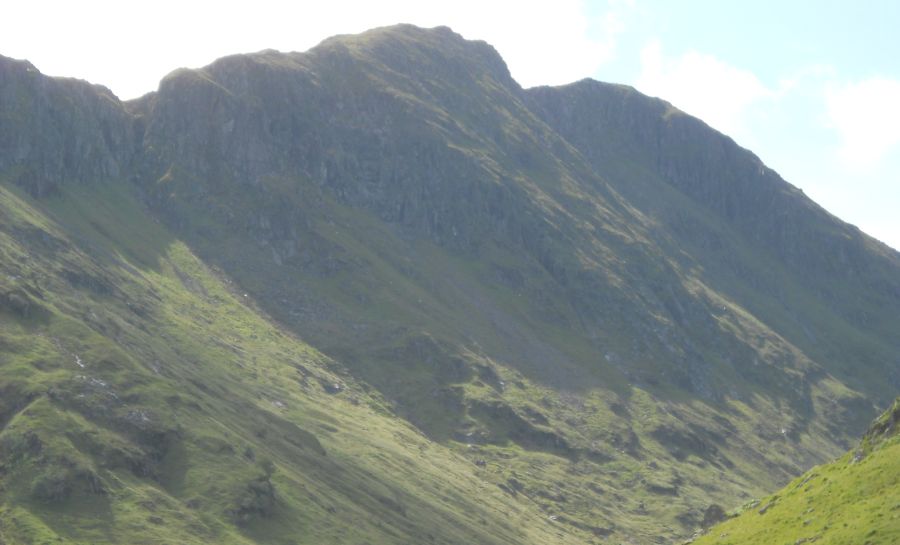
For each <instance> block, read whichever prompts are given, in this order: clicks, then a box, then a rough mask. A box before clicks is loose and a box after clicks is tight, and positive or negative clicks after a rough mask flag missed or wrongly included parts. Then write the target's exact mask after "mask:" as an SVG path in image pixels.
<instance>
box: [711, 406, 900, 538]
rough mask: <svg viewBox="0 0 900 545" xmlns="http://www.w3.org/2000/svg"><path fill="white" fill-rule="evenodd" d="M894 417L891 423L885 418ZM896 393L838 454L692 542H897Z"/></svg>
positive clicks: (899, 409)
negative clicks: (869, 430)
mask: <svg viewBox="0 0 900 545" xmlns="http://www.w3.org/2000/svg"><path fill="white" fill-rule="evenodd" d="M890 418H893V425H892V427H888V426H887V425H886V424H887V422H888V421H889V419H890ZM898 419H900V399H898V400H897V401H895V402H894V406H893V408H892V409H890V410H888V411H887V412H886V413H885V415H884V416H882V418H880V419H879V420H878V421H876V424H875V425H874V426H873V429H874V428H875V427H878V426H879V425H884V426H882V430H883V429H887V430H888V433H887V434H886V436H880V434H879V435H873V434H870V435H868V436H867V437H866V438H865V439H864V440H863V443H862V444H861V446H860V447H859V448H858V449H855V450H853V451H851V452H848V453H847V454H845V455H844V456H842V457H841V458H839V459H838V460H835V461H834V462H831V463H829V464H824V465H821V466H818V467H815V468H813V469H811V470H810V471H809V472H807V473H806V474H804V475H803V476H801V477H798V478H797V479H795V480H794V481H793V482H791V483H790V484H789V485H788V486H786V487H785V488H784V489H783V490H781V491H780V492H778V493H776V494H773V495H772V496H769V497H767V498H764V499H762V500H760V501H753V502H752V503H750V504H748V505H747V506H745V507H744V508H742V509H741V512H740V514H739V515H738V516H737V517H736V518H734V519H732V520H729V521H726V522H724V523H722V524H720V525H718V526H715V527H713V528H712V529H710V530H709V532H708V534H707V535H705V536H703V537H701V538H699V539H697V540H696V541H694V543H695V544H696V545H706V544H717V545H738V544H740V545H754V544H760V545H762V544H766V545H781V544H786V545H787V544H795V543H807V542H815V543H822V544H829V545H831V544H833V545H844V544H846V545H860V544H867V545H892V544H895V543H900V434H898V431H900V430H898V425H897V422H898Z"/></svg>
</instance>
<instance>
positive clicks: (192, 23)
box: [0, 0, 632, 98]
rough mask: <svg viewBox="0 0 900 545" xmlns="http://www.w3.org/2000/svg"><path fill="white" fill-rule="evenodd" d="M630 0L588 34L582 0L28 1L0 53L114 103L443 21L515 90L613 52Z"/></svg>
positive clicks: (571, 73) (610, 1) (610, 9)
mask: <svg viewBox="0 0 900 545" xmlns="http://www.w3.org/2000/svg"><path fill="white" fill-rule="evenodd" d="M631 3H632V0H607V2H606V3H605V4H604V8H605V9H604V11H605V13H604V14H603V15H601V17H600V21H599V31H600V32H599V34H600V37H599V38H594V37H592V35H593V34H594V32H592V31H594V30H596V27H592V23H594V21H592V20H591V18H590V16H589V15H588V10H587V8H588V5H587V4H586V3H585V1H582V0H556V1H554V2H548V1H546V0H544V1H536V0H521V1H511V0H500V1H485V0H457V1H456V2H453V3H450V2H421V1H419V0H382V1H379V2H369V1H358V0H357V1H353V0H332V1H331V2H318V3H317V5H316V6H315V7H312V6H310V3H308V2H283V1H277V0H255V1H254V2H252V3H248V2H246V1H236V0H221V1H217V2H213V1H210V0H203V1H190V2H185V1H183V0H157V1H155V2H152V3H149V4H145V5H144V7H143V8H142V9H140V10H139V9H136V8H134V7H128V6H133V4H123V3H120V2H118V1H116V2H113V1H111V0H81V1H79V2H69V1H52V0H31V1H29V2H12V3H10V5H9V6H5V8H4V22H5V23H6V24H5V25H4V29H3V32H2V33H0V54H4V55H8V56H13V57H16V58H27V59H29V60H31V61H32V62H33V63H34V64H35V65H36V66H37V67H38V68H39V69H40V70H41V71H43V72H45V73H48V74H52V75H66V76H75V77H80V78H85V79H88V80H90V81H92V82H95V83H102V84H104V85H108V86H109V87H111V88H112V89H113V91H114V92H116V93H117V94H119V95H120V96H122V97H124V98H131V97H135V96H138V95H140V94H143V93H145V92H147V91H151V90H153V89H155V88H156V85H157V83H158V81H159V79H160V78H161V77H162V76H164V75H165V74H166V73H168V72H169V71H171V70H173V69H175V68H178V67H179V66H189V67H196V66H202V65H204V64H207V63H209V62H211V61H213V60H214V59H216V58H217V57H221V56H223V55H228V54H233V53H244V52H250V51H258V50H261V49H266V48H274V49H279V50H283V51H304V50H306V49H308V48H310V47H312V46H314V45H315V44H316V43H318V42H319V41H321V40H323V39H325V38H327V37H329V36H331V35H334V34H347V33H356V32H361V31H364V30H366V29H369V28H372V27H376V26H384V25H390V24H394V23H400V22H404V23H413V24H417V25H420V26H426V27H432V26H438V25H448V26H450V27H451V28H453V29H454V30H456V31H457V32H459V33H461V34H463V35H464V36H465V37H467V38H470V39H482V40H485V41H487V42H489V43H491V44H492V45H494V46H495V47H496V48H497V49H498V51H499V52H500V53H501V55H503V56H504V58H505V59H506V61H507V64H508V65H509V67H510V71H511V72H512V74H513V77H515V78H516V80H517V81H519V82H520V83H521V84H522V85H525V86H531V85H538V84H559V83H567V82H570V81H573V80H576V79H580V78H583V77H586V76H588V75H590V74H593V73H595V72H596V71H597V69H598V67H599V66H600V65H601V64H603V63H604V62H607V61H609V60H610V59H612V58H613V57H614V55H615V47H616V42H617V38H618V37H619V36H620V35H621V33H622V32H623V30H624V25H623V14H624V13H626V12H627V10H629V9H631Z"/></svg>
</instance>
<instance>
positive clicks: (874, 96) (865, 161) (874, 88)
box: [825, 78, 900, 167]
mask: <svg viewBox="0 0 900 545" xmlns="http://www.w3.org/2000/svg"><path fill="white" fill-rule="evenodd" d="M825 103H826V107H827V114H828V122H829V123H828V124H829V125H830V126H831V127H833V128H835V129H837V130H838V131H839V133H840V135H841V141H842V143H841V148H840V156H841V158H842V159H843V160H844V161H846V162H847V163H849V164H851V165H856V166H860V167H871V166H872V165H874V164H875V163H877V162H879V161H880V160H881V159H883V158H884V157H885V155H887V154H888V152H890V151H892V150H894V149H896V148H897V147H898V145H900V81H898V80H893V79H886V78H871V79H867V80H863V81H860V82H856V83H851V84H845V85H842V86H839V87H835V88H831V89H828V90H827V91H826V92H825Z"/></svg>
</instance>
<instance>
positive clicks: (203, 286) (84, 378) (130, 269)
mask: <svg viewBox="0 0 900 545" xmlns="http://www.w3.org/2000/svg"><path fill="white" fill-rule="evenodd" d="M0 255H2V260H0V369H2V372H0V478H2V488H0V498H2V503H0V543H4V544H9V545H12V544H20V543H21V544H32V543H71V544H87V543H92V544H93V543H146V544H157V543H158V544H163V543H197V544H201V543H223V544H228V543H234V544H246V543H277V544H284V543H360V542H366V543H422V542H429V543H430V542H433V543H448V544H450V543H546V542H550V541H553V542H557V541H558V542H572V543H580V542H581V541H580V540H578V539H576V537H575V536H572V535H570V534H571V532H568V531H567V529H566V528H560V527H558V526H557V525H551V524H548V522H547V521H546V520H545V517H544V516H543V515H542V514H541V513H540V511H539V510H538V509H537V508H536V506H534V505H533V504H530V503H528V502H523V501H516V500H515V499H513V498H509V497H508V496H507V495H505V494H504V493H503V492H502V491H500V490H499V489H497V488H496V487H492V486H491V487H489V486H487V485H486V484H485V482H484V481H483V480H482V479H480V478H479V477H478V475H477V473H478V468H477V467H476V466H474V465H473V464H472V463H471V462H470V461H468V460H466V459H465V458H463V457H460V456H458V455H455V454H453V453H451V452H450V451H449V450H448V449H446V448H444V447H442V446H440V445H437V444H435V443H433V442H431V441H429V440H428V439H427V438H425V437H424V436H422V435H421V434H420V433H418V432H417V431H416V430H415V429H413V428H412V427H411V426H409V425H408V424H405V423H404V422H403V421H402V420H400V419H398V418H396V417H394V416H393V415H392V413H391V412H390V410H389V409H388V408H386V406H385V403H384V401H383V400H382V399H381V397H380V396H378V395H377V394H375V393H372V392H370V391H369V389H368V387H366V386H365V385H362V384H360V383H358V382H357V381H356V380H354V379H353V378H352V377H351V376H349V375H347V373H346V371H345V370H344V368H343V367H342V366H340V365H339V364H337V363H336V362H334V361H332V360H330V359H328V358H327V357H325V356H323V355H322V354H321V353H319V352H317V351H316V350H314V349H313V348H311V347H309V346H308V345H306V344H304V343H303V342H302V341H300V340H298V339H297V338H296V337H294V336H293V335H291V334H289V333H287V332H285V331H284V330H282V329H280V328H278V327H276V326H275V325H273V324H272V323H271V322H270V321H268V319H267V318H266V317H265V316H264V315H263V314H262V313H261V312H260V311H259V310H258V309H257V308H255V306H254V305H253V303H252V302H251V301H249V298H248V297H247V296H246V294H244V293H242V292H241V291H239V290H238V289H237V287H236V286H234V285H233V284H232V283H231V282H229V281H228V280H227V279H226V278H224V277H223V276H222V275H221V273H220V272H217V271H215V270H213V269H210V268H209V267H208V266H206V265H204V264H203V263H202V262H201V261H199V260H198V259H197V258H196V257H195V256H194V255H193V254H192V253H191V251H190V250H189V249H188V248H187V247H186V246H185V245H184V244H183V243H181V242H179V241H178V240H177V239H175V238H174V237H172V235H171V234H170V233H169V232H167V231H166V230H165V229H164V228H162V227H160V226H159V225H157V224H156V223H155V222H154V221H153V220H152V218H151V217H149V216H148V215H146V213H145V211H144V210H143V209H142V208H141V207H140V206H139V205H138V201H137V200H136V199H135V198H134V195H133V194H132V192H131V189H130V188H129V187H128V186H127V185H123V184H121V183H119V184H103V183H89V184H85V185H82V186H78V185H74V184H63V185H62V187H61V188H60V189H59V190H58V191H57V192H56V194H55V195H54V196H52V197H49V198H45V199H42V200H41V201H39V202H38V201H34V200H32V199H31V198H29V197H28V196H27V195H25V194H23V193H22V192H20V191H18V190H16V189H14V188H12V187H10V186H9V185H7V184H4V185H3V187H2V188H0ZM576 533H578V532H576Z"/></svg>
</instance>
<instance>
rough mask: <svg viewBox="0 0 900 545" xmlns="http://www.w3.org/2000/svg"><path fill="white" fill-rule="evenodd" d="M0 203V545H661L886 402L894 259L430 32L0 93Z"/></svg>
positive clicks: (897, 325) (717, 165)
mask: <svg viewBox="0 0 900 545" xmlns="http://www.w3.org/2000/svg"><path fill="white" fill-rule="evenodd" d="M0 189H2V199H0V206H2V209H3V212H2V214H0V235H2V238H0V251H2V254H0V255H2V257H0V267H2V269H3V270H2V274H0V305H2V306H0V309H2V310H0V319H2V321H0V324H2V329H0V365H2V373H0V392H2V395H0V424H2V432H0V462H2V469H0V476H2V484H0V486H2V489H0V495H2V496H0V498H2V507H0V543H2V542H3V541H6V542H8V543H20V542H21V543H30V542H41V541H42V540H46V541H52V540H57V539H59V540H62V541H63V542H70V543H84V542H90V543H102V542H108V543H116V542H135V540H136V539H137V538H136V536H140V539H141V540H143V542H146V543H167V542H172V541H175V542H183V543H195V542H196V543H206V542H209V541H215V542H219V543H279V544H280V543H307V542H308V543H359V542H369V543H421V542H431V541H433V542H436V543H461V542H476V543H543V542H572V543H590V542H602V541H603V540H607V539H609V540H619V541H625V540H628V541H632V542H634V543H658V542H665V541H666V540H674V539H677V538H679V537H683V536H687V535H690V534H691V533H692V532H693V531H694V530H695V529H696V528H697V527H698V526H699V525H701V524H702V522H703V519H704V514H705V513H706V512H707V510H708V508H709V506H710V505H711V504H716V505H725V506H730V505H737V504H739V503H742V502H744V501H746V500H747V499H749V498H752V497H759V496H761V495H763V494H764V493H766V492H767V491H771V490H773V489H775V488H776V487H777V486H780V485H783V484H784V483H786V482H787V481H788V480H789V479H791V478H793V477H794V476H796V475H798V474H800V473H801V472H802V471H804V470H806V469H808V468H809V467H810V466H812V465H813V464H816V463H821V462H823V461H825V460H828V459H830V458H833V457H834V456H837V455H838V454H839V453H840V452H842V451H843V450H846V448H848V446H849V445H850V444H851V441H853V440H854V435H855V433H857V430H862V429H863V428H864V426H865V423H866V422H868V421H869V420H871V418H872V416H873V415H874V414H875V413H876V408H877V407H879V406H882V407H883V406H885V405H887V404H888V403H889V402H890V400H891V399H893V398H894V396H895V395H896V392H897V390H898V388H900V360H898V354H900V339H898V337H897V335H896V332H897V331H898V330H900V254H898V253H897V252H896V251H894V250H892V249H890V248H888V247H887V246H885V245H883V244H881V243H879V242H877V241H875V240H874V239H872V238H870V237H868V236H867V235H865V234H863V233H861V232H860V231H859V230H858V229H856V228H854V227H852V226H849V225H847V224H845V223H843V222H841V221H840V220H838V219H837V218H834V217H833V216H831V215H829V214H828V213H827V212H826V211H824V210H822V209H821V208H820V207H818V206H817V205H816V204H815V203H813V202H812V201H810V200H809V199H808V198H807V197H805V196H804V195H803V194H802V193H801V192H800V191H799V190H797V189H796V188H794V187H792V186H790V185H789V184H787V183H786V182H784V181H783V180H782V179H781V178H780V177H779V176H778V175H777V174H776V173H775V172H773V171H771V170H770V169H768V168H766V167H765V165H763V163H762V162H761V161H760V160H759V159H758V158H756V157H755V156H753V155H752V154H751V153H750V152H748V151H746V150H744V149H742V148H740V147H739V146H737V145H736V144H735V143H734V142H733V141H731V140H730V139H729V138H728V137H726V136H724V135H722V134H720V133H717V132H716V131H714V130H712V129H710V128H709V127H707V126H706V125H704V124H703V123H702V122H701V121H699V120H697V119H694V118H691V117H689V116H687V115H685V114H683V113H681V112H679V111H678V110H677V109H675V108H674V107H672V106H671V105H669V104H668V103H665V102H663V101H660V100H656V99H651V98H649V97H645V96H643V95H641V94H639V93H638V92H636V91H635V90H633V89H631V88H627V87H623V86H617V85H609V84H603V83H599V82H594V81H582V82H578V83H574V84H572V85H568V86H563V87H558V88H534V89H522V88H521V87H520V86H519V85H518V84H517V83H516V82H515V81H514V80H513V79H512V77H511V76H510V73H509V71H508V70H507V68H506V65H505V63H504V62H503V60H502V59H501V58H500V56H499V55H498V54H497V53H496V51H495V50H494V49H493V48H491V47H490V46H489V45H487V44H485V43H483V42H474V41H467V40H464V39H462V38H461V37H460V36H458V35H457V34H455V33H453V32H452V31H450V30H449V29H447V28H442V27H439V28H435V29H420V28H416V27H412V26H407V25H400V26H395V27H388V28H381V29H375V30H372V31H369V32H366V33H363V34H360V35H355V36H338V37H334V38H330V39H328V40H326V41H324V42H323V43H322V44H320V45H319V46H317V47H315V48H313V49H312V50H310V51H308V52H305V53H279V52H275V51H263V52H259V53H256V54H251V55H238V56H233V57H227V58H224V59H220V60H218V61H216V62H214V63H213V64H211V65H210V66H207V67H205V68H202V69H197V70H189V69H181V70H177V71H175V72H173V73H172V74H170V75H169V76H167V77H166V78H164V79H163V81H162V82H161V83H160V86H159V89H158V90H157V91H155V92H153V93H149V94H148V95H146V96H144V97H142V98H140V99H137V100H134V101H129V102H121V101H119V100H118V99H117V98H116V97H115V96H114V95H112V93H110V92H109V91H108V90H106V89H105V88H102V87H98V86H92V85H89V84H87V83H84V82H80V81H75V80H64V79H55V78H50V77H47V76H44V75H42V74H40V72H39V71H37V69H36V68H34V67H33V66H31V65H30V64H28V63H27V62H24V61H14V60H11V59H5V58H3V59H0Z"/></svg>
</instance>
